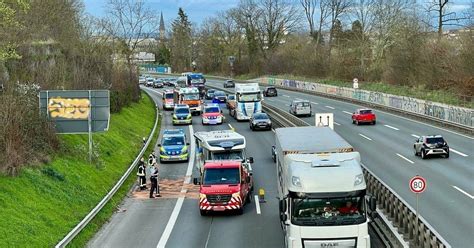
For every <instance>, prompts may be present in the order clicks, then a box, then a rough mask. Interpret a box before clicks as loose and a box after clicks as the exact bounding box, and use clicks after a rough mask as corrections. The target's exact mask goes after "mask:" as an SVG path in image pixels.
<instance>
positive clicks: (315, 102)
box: [311, 102, 319, 105]
mask: <svg viewBox="0 0 474 248" xmlns="http://www.w3.org/2000/svg"><path fill="white" fill-rule="evenodd" d="M311 103H312V104H316V105H318V104H319V103H317V102H311Z"/></svg>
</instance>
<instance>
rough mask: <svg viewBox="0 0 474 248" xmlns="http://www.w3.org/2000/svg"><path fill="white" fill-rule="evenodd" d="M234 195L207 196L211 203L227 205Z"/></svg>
mask: <svg viewBox="0 0 474 248" xmlns="http://www.w3.org/2000/svg"><path fill="white" fill-rule="evenodd" d="M231 197H232V195H207V196H206V198H207V201H208V202H210V203H227V202H229V201H230V198H231Z"/></svg>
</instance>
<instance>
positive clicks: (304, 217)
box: [272, 127, 375, 248]
mask: <svg viewBox="0 0 474 248" xmlns="http://www.w3.org/2000/svg"><path fill="white" fill-rule="evenodd" d="M275 137H276V138H275V139H276V143H275V146H274V147H272V148H273V149H272V153H273V154H272V155H273V157H274V159H275V160H276V163H277V179H278V192H279V200H280V203H279V209H280V222H281V226H282V228H283V231H284V233H285V245H286V247H306V248H307V247H365V248H367V247H370V236H369V233H368V222H369V218H368V216H367V215H368V213H367V208H370V209H371V210H373V211H375V198H373V197H368V196H367V197H366V183H365V179H364V175H363V172H362V168H361V166H360V154H359V153H358V152H356V151H354V148H353V147H352V146H351V145H350V144H349V143H347V141H345V140H344V139H343V138H342V137H341V136H339V135H338V134H337V133H336V132H334V130H332V129H331V128H329V127H289V128H278V129H276V133H275Z"/></svg>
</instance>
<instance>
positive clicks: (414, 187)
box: [410, 176, 426, 194]
mask: <svg viewBox="0 0 474 248" xmlns="http://www.w3.org/2000/svg"><path fill="white" fill-rule="evenodd" d="M425 189H426V180H425V179H424V178H423V177H421V176H415V177H413V178H412V179H411V180H410V190H411V191H412V192H413V193H416V194H419V193H423V191H425Z"/></svg>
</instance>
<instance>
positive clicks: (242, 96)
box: [232, 83, 263, 121]
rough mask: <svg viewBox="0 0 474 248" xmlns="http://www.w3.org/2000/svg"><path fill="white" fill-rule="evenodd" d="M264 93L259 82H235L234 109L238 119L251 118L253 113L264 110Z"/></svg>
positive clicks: (234, 114) (235, 116)
mask: <svg viewBox="0 0 474 248" xmlns="http://www.w3.org/2000/svg"><path fill="white" fill-rule="evenodd" d="M262 99H263V97H262V93H261V92H260V87H259V86H258V83H248V84H235V102H236V104H235V108H234V109H233V110H232V111H233V114H232V116H234V118H235V119H236V120H238V121H240V120H249V119H250V118H251V117H252V115H253V114H255V113H260V112H262Z"/></svg>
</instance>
